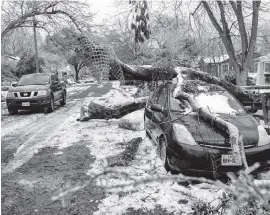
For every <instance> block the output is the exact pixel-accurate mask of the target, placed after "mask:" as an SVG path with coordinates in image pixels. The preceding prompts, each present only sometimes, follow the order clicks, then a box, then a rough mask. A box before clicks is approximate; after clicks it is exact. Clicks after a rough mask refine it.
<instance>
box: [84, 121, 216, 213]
mask: <svg viewBox="0 0 270 215" xmlns="http://www.w3.org/2000/svg"><path fill="white" fill-rule="evenodd" d="M117 121H118V120H113V121H112V122H110V121H109V122H110V123H111V125H108V126H106V122H94V121H91V123H90V124H91V127H95V135H93V136H91V137H90V139H91V144H89V145H88V147H89V149H90V152H91V154H92V155H95V157H96V160H95V161H94V163H93V164H91V169H90V170H89V171H88V173H87V174H88V175H90V176H94V175H96V174H99V173H102V172H103V171H104V169H105V168H106V166H107V162H106V157H108V156H112V155H116V154H119V153H120V152H122V151H123V150H124V148H125V147H124V146H121V145H120V144H119V142H123V140H125V141H129V140H130V139H132V138H134V137H138V136H141V137H143V138H144V137H145V132H144V131H135V132H134V131H129V130H125V129H120V128H118V127H117ZM102 123H103V125H104V126H101V124H102ZM87 130H88V129H87ZM156 150H157V148H156V146H155V145H153V143H152V142H151V141H150V140H149V139H148V138H145V139H144V140H143V142H142V143H141V144H140V146H139V149H138V152H137V153H136V156H135V159H134V160H133V161H132V163H131V165H130V166H127V167H115V168H112V169H113V170H115V171H119V172H124V173H127V174H128V175H129V176H131V177H132V178H134V179H136V180H140V179H143V178H147V177H152V176H156V175H161V176H164V175H167V174H169V173H167V172H166V170H165V168H164V167H163V164H162V161H161V160H160V159H159V157H158V156H157V152H156ZM104 179H105V181H103V180H101V181H97V185H100V183H101V184H105V183H106V185H107V186H110V185H116V184H125V183H128V182H130V181H129V180H123V179H121V178H119V177H110V176H106V177H105V176H104ZM194 189H196V193H195V192H194V191H193V190H194ZM214 190H215V187H214V186H210V185H209V192H207V194H206V195H203V193H205V190H204V189H199V188H197V186H194V188H193V187H191V188H188V187H182V186H180V185H178V184H177V183H173V182H162V183H157V182H155V183H151V184H147V185H143V186H140V187H136V188H125V189H114V190H110V191H111V192H110V193H107V196H106V198H105V199H103V200H101V202H100V203H99V205H98V208H99V210H98V211H96V212H95V213H94V214H95V215H99V214H123V213H125V212H127V210H128V209H129V208H133V209H134V210H138V209H142V208H143V209H144V210H146V211H149V210H153V209H154V208H155V207H156V206H157V205H160V206H161V207H162V208H163V209H165V210H166V211H168V212H169V213H174V214H183V213H190V212H192V209H191V206H192V204H193V200H194V198H196V196H197V192H201V194H200V195H199V196H200V198H201V199H202V200H205V201H209V200H210V201H212V200H213V199H215V198H217V196H216V192H215V191H214ZM119 191H121V193H122V194H121V196H119V195H118V192H119ZM211 191H213V192H211ZM123 192H125V195H123ZM188 196H190V197H188ZM211 197H212V198H211ZM183 199H187V200H188V201H189V202H188V204H179V200H183Z"/></svg>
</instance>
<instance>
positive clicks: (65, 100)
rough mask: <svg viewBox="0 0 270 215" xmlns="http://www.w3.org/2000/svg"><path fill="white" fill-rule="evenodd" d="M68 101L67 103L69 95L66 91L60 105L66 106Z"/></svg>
mask: <svg viewBox="0 0 270 215" xmlns="http://www.w3.org/2000/svg"><path fill="white" fill-rule="evenodd" d="M66 103H67V95H66V92H63V93H62V98H61V101H60V105H61V106H64V105H65V104H66Z"/></svg>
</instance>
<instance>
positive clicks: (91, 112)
mask: <svg viewBox="0 0 270 215" xmlns="http://www.w3.org/2000/svg"><path fill="white" fill-rule="evenodd" d="M147 99H148V97H142V98H138V99H134V101H129V102H125V103H122V104H119V105H117V106H114V107H108V106H105V105H101V104H98V103H95V102H90V104H89V105H88V106H86V107H85V106H83V107H81V116H80V119H78V120H79V121H88V120H90V119H106V120H108V119H113V118H115V119H119V118H121V117H123V116H125V115H127V114H129V113H131V112H133V111H136V110H140V109H142V108H144V107H145V104H146V101H147Z"/></svg>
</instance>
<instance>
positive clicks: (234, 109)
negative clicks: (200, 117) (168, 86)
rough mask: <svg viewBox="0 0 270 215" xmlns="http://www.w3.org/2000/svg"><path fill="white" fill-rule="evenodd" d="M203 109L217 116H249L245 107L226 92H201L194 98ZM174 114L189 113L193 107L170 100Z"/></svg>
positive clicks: (176, 100) (185, 102)
mask: <svg viewBox="0 0 270 215" xmlns="http://www.w3.org/2000/svg"><path fill="white" fill-rule="evenodd" d="M194 98H195V100H196V101H197V103H198V104H199V105H200V106H201V107H205V108H208V109H209V111H210V112H211V113H217V114H233V115H234V114H236V115H245V114H247V112H246V110H245V109H244V108H243V106H242V105H241V104H240V103H239V102H238V101H237V100H236V99H235V98H234V97H233V96H232V95H231V94H230V93H229V92H228V91H226V90H215V91H209V92H201V93H198V94H196V95H195V96H194ZM170 109H171V111H172V112H189V111H191V109H192V108H191V105H190V104H189V103H188V102H187V101H186V100H178V99H175V98H173V97H171V98H170Z"/></svg>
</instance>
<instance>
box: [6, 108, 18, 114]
mask: <svg viewBox="0 0 270 215" xmlns="http://www.w3.org/2000/svg"><path fill="white" fill-rule="evenodd" d="M8 112H9V114H10V115H14V114H17V113H18V109H17V108H10V107H8Z"/></svg>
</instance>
